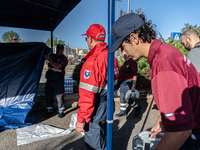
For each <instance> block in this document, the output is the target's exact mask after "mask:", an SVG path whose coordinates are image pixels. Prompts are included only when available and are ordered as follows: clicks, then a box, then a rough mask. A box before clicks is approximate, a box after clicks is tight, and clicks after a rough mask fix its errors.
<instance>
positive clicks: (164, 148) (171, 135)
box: [155, 130, 192, 150]
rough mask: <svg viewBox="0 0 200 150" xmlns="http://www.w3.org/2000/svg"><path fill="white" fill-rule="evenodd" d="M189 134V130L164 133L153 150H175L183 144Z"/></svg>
mask: <svg viewBox="0 0 200 150" xmlns="http://www.w3.org/2000/svg"><path fill="white" fill-rule="evenodd" d="M191 133H192V131H191V130H187V131H180V132H165V134H164V136H163V137H162V138H161V141H160V142H159V144H158V145H157V147H156V149H155V150H169V149H170V150H177V149H179V148H180V147H181V146H182V145H183V144H184V142H185V141H186V140H187V138H188V137H189V136H190V134H191Z"/></svg>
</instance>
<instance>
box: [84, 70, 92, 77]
mask: <svg viewBox="0 0 200 150" xmlns="http://www.w3.org/2000/svg"><path fill="white" fill-rule="evenodd" d="M90 75H91V71H90V70H85V72H84V78H85V79H89V78H90Z"/></svg>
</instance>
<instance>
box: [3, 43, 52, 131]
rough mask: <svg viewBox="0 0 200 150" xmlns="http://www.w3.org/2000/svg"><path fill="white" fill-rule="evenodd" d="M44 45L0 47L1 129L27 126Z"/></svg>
mask: <svg viewBox="0 0 200 150" xmlns="http://www.w3.org/2000/svg"><path fill="white" fill-rule="evenodd" d="M49 52H50V49H49V48H48V47H47V46H46V44H45V43H38V42H33V43H9V44H8V43H0V74H1V75H0V129H1V130H3V129H10V128H18V127H21V126H24V125H26V122H25V119H26V116H27V115H28V113H29V111H30V110H31V108H32V106H33V104H34V97H35V95H36V92H37V89H38V85H39V80H40V77H41V74H42V69H43V65H44V60H45V59H44V58H43V55H44V54H48V53H49Z"/></svg>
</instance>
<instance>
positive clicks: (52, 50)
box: [51, 31, 53, 52]
mask: <svg viewBox="0 0 200 150" xmlns="http://www.w3.org/2000/svg"><path fill="white" fill-rule="evenodd" d="M51 51H52V52H53V31H51Z"/></svg>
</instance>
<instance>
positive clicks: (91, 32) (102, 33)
mask: <svg viewBox="0 0 200 150" xmlns="http://www.w3.org/2000/svg"><path fill="white" fill-rule="evenodd" d="M82 35H87V36H90V37H91V38H93V39H95V40H100V41H104V40H105V38H106V30H105V29H104V27H103V26H102V25H100V24H92V25H91V26H90V27H89V28H88V30H87V31H86V33H85V34H82Z"/></svg>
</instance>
